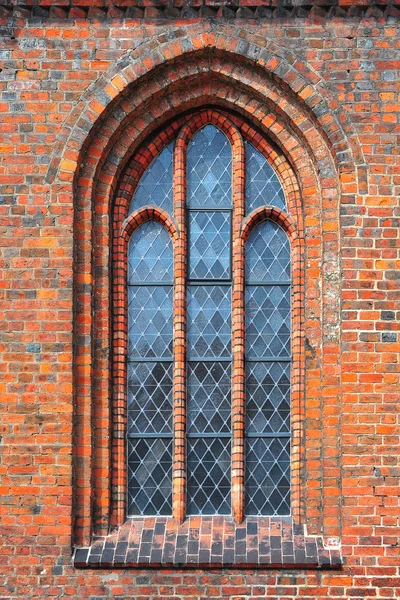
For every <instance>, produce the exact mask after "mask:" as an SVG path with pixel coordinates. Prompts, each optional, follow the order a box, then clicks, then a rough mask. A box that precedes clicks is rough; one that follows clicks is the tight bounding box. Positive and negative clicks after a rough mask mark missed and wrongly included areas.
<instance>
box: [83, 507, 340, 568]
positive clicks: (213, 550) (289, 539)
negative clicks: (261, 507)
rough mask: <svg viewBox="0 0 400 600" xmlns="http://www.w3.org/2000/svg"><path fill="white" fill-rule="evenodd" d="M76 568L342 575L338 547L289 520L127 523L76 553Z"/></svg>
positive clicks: (147, 520)
mask: <svg viewBox="0 0 400 600" xmlns="http://www.w3.org/2000/svg"><path fill="white" fill-rule="evenodd" d="M73 561H74V566H75V567H77V568H91V569H93V568H96V569H100V568H101V569H104V568H128V567H132V568H163V567H168V568H171V567H175V568H182V567H192V568H196V567H201V568H204V567H212V568H222V567H231V568H232V567H233V568H269V569H272V568H274V569H276V568H280V569H294V568H296V569H300V568H301V569H304V568H306V569H340V567H341V566H342V558H341V553H340V549H339V548H338V547H329V548H327V547H325V546H324V544H323V539H322V537H321V536H308V535H305V530H304V526H303V525H297V524H294V523H293V520H292V518H291V517H272V518H270V517H248V518H247V519H246V520H245V521H244V522H243V523H240V524H239V525H238V524H236V523H234V522H233V520H232V518H230V517H189V518H188V519H187V520H186V521H185V522H184V523H183V524H182V525H177V524H176V522H175V521H174V520H173V519H171V518H169V517H145V518H130V519H127V521H126V522H125V523H124V525H122V527H120V528H119V529H117V530H115V531H113V532H112V533H111V534H110V535H108V536H104V537H95V538H94V539H93V543H92V545H91V546H90V547H88V548H76V549H75V553H74V557H73Z"/></svg>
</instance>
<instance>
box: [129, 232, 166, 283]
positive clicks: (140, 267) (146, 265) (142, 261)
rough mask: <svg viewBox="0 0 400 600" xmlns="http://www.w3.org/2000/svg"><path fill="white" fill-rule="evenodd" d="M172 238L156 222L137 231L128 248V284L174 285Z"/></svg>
mask: <svg viewBox="0 0 400 600" xmlns="http://www.w3.org/2000/svg"><path fill="white" fill-rule="evenodd" d="M172 252H173V251H172V240H171V237H170V235H169V233H168V231H166V230H165V229H164V227H163V226H162V225H160V224H159V223H157V222H156V221H147V222H146V223H143V225H141V226H140V227H138V229H136V230H135V231H134V232H133V234H132V236H131V238H130V240H129V246H128V284H132V283H136V284H137V283H141V284H142V283H143V284H144V283H146V282H148V281H149V282H158V281H159V282H165V283H172V280H173V258H172V256H173V254H172Z"/></svg>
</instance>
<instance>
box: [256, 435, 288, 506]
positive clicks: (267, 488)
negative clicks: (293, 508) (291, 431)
mask: <svg viewBox="0 0 400 600" xmlns="http://www.w3.org/2000/svg"><path fill="white" fill-rule="evenodd" d="M246 514H247V515H271V516H272V515H289V514H290V439H289V438H247V440H246Z"/></svg>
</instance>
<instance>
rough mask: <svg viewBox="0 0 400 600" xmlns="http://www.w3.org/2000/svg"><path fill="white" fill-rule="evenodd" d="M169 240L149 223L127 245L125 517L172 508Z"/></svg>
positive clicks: (170, 272) (166, 510) (159, 227)
mask: <svg viewBox="0 0 400 600" xmlns="http://www.w3.org/2000/svg"><path fill="white" fill-rule="evenodd" d="M172 284H173V260H172V241H171V238H170V236H169V234H168V232H167V231H166V230H165V229H164V228H163V227H162V226H161V225H160V224H159V223H156V222H155V221H148V222H146V223H144V224H143V225H142V226H141V227H139V228H138V229H136V230H135V231H134V233H133V234H132V236H131V238H130V241H129V247H128V357H127V358H128V365H127V372H128V376H127V395H128V406H127V409H128V410H127V415H128V426H127V436H128V440H127V452H128V515H170V514H171V510H172V366H173V365H172V333H173V332H172V291H173V287H172Z"/></svg>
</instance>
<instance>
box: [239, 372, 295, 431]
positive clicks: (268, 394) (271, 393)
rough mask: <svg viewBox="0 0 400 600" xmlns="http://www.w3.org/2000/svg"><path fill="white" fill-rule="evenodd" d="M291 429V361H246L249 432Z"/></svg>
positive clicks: (247, 427)
mask: <svg viewBox="0 0 400 600" xmlns="http://www.w3.org/2000/svg"><path fill="white" fill-rule="evenodd" d="M283 432H285V433H289V432H290V363H279V362H254V363H253V362H249V363H247V365H246V433H247V434H254V433H283Z"/></svg>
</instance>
